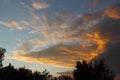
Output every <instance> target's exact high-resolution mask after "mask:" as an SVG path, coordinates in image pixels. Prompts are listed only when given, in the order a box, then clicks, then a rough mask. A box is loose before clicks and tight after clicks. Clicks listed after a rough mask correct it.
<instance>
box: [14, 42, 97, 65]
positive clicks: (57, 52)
mask: <svg viewBox="0 0 120 80" xmlns="http://www.w3.org/2000/svg"><path fill="white" fill-rule="evenodd" d="M89 47H91V51H92V50H94V48H95V47H93V46H88V48H86V50H87V49H89ZM86 50H85V48H82V46H81V45H74V46H69V45H63V44H59V45H56V46H53V47H50V48H47V49H45V50H41V51H30V50H29V49H21V50H15V51H14V58H15V59H18V60H24V61H35V62H38V63H47V64H53V65H61V66H64V67H73V66H74V62H75V61H77V60H82V59H85V57H87V59H88V60H89V59H90V56H91V55H90V54H89V53H87V52H85V51H86ZM74 53H76V54H74ZM61 58H62V59H61Z"/></svg>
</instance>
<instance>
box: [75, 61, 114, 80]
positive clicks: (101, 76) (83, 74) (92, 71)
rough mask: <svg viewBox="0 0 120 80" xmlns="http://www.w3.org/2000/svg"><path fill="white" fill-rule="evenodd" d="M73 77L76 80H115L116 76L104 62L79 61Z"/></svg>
mask: <svg viewBox="0 0 120 80" xmlns="http://www.w3.org/2000/svg"><path fill="white" fill-rule="evenodd" d="M73 76H74V79H75V80H114V74H113V72H112V71H111V69H110V66H108V65H106V64H105V63H104V60H99V61H92V62H91V63H87V62H86V61H82V62H80V61H78V62H77V63H76V69H75V70H74V72H73Z"/></svg>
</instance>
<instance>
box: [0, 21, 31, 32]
mask: <svg viewBox="0 0 120 80" xmlns="http://www.w3.org/2000/svg"><path fill="white" fill-rule="evenodd" d="M0 25H3V26H4V27H7V28H9V29H10V30H20V31H21V30H23V29H24V28H25V26H28V25H29V23H28V22H27V21H24V20H22V21H20V22H17V21H15V20H12V21H9V22H5V21H0Z"/></svg>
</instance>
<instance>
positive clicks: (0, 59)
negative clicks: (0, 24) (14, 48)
mask: <svg viewBox="0 0 120 80" xmlns="http://www.w3.org/2000/svg"><path fill="white" fill-rule="evenodd" d="M5 52H6V49H4V48H0V67H2V61H3V57H4V53H5Z"/></svg>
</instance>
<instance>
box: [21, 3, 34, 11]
mask: <svg viewBox="0 0 120 80" xmlns="http://www.w3.org/2000/svg"><path fill="white" fill-rule="evenodd" d="M20 4H21V5H22V6H23V7H24V8H26V9H27V10H30V11H34V9H33V8H32V7H30V6H29V5H27V4H26V3H25V2H24V1H20Z"/></svg>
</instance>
